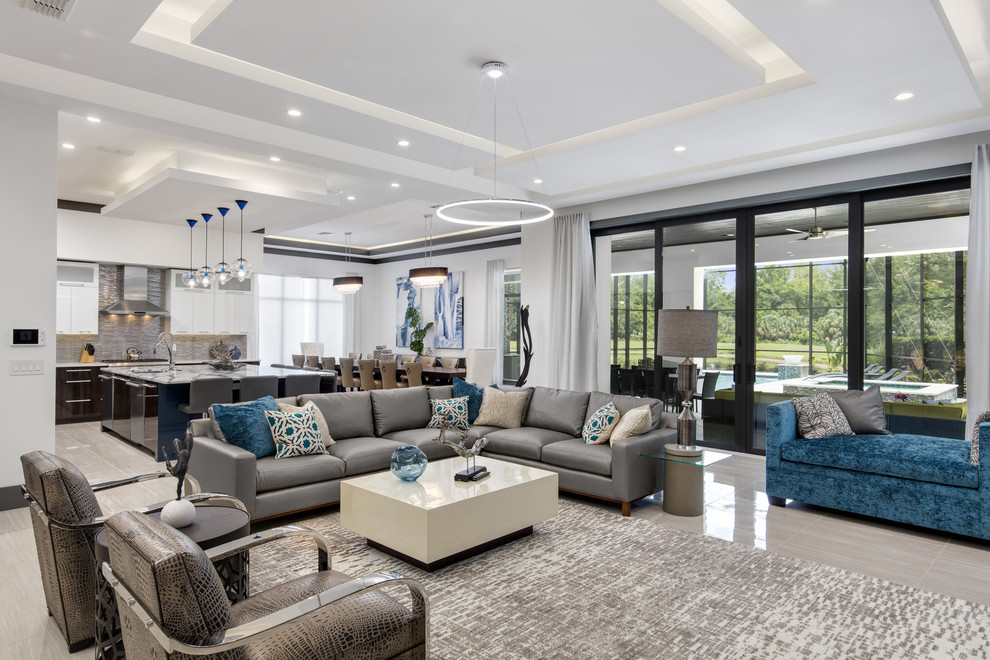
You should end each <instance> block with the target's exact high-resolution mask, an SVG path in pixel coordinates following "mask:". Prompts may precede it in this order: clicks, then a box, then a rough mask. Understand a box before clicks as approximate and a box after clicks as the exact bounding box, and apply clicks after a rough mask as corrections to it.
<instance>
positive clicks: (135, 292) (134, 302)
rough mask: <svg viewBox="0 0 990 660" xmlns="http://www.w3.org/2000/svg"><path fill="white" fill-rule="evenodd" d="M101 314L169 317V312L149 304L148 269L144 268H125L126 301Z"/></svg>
mask: <svg viewBox="0 0 990 660" xmlns="http://www.w3.org/2000/svg"><path fill="white" fill-rule="evenodd" d="M101 314H136V315H139V316H142V315H143V316H168V312H167V311H165V310H164V309H162V308H161V307H159V306H158V305H156V304H154V303H151V302H148V269H147V268H145V267H144V266H124V299H123V300H118V301H117V302H115V303H114V304H112V305H110V306H109V307H107V308H106V309H104V310H103V311H102V312H101Z"/></svg>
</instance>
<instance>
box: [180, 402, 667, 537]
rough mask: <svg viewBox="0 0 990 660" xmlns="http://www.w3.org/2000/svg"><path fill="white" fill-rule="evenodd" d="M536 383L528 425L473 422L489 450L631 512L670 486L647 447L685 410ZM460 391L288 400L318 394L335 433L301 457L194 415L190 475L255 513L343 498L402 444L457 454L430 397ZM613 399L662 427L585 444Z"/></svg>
mask: <svg viewBox="0 0 990 660" xmlns="http://www.w3.org/2000/svg"><path fill="white" fill-rule="evenodd" d="M530 392H531V394H530V399H529V403H528V408H527V410H526V412H525V413H524V415H523V426H521V427H519V428H499V427H494V426H473V427H471V429H470V431H469V435H470V437H471V438H479V437H482V436H485V437H487V438H488V446H487V448H486V449H485V451H484V452H483V453H482V457H484V456H492V457H493V458H498V459H501V460H505V461H511V462H514V463H521V464H524V465H530V466H534V467H540V468H543V469H546V470H552V471H553V472H556V473H557V474H558V483H559V487H560V490H563V491H568V492H573V493H579V494H583V495H590V496H592V497H596V498H599V499H603V500H607V501H610V502H616V503H619V504H621V505H622V513H623V515H629V513H630V510H631V508H632V502H635V501H636V500H638V499H640V498H643V497H646V496H647V495H650V494H652V493H655V492H657V491H659V490H660V489H661V488H662V486H663V471H662V467H661V466H660V463H662V461H658V460H656V459H652V458H645V457H642V456H640V454H642V453H644V452H651V451H656V450H659V449H661V448H662V447H663V445H664V444H667V443H671V442H675V441H676V437H677V431H676V425H677V422H676V417H675V416H674V415H673V414H670V413H664V412H663V407H662V404H661V403H660V401H657V400H656V399H643V398H638V397H630V396H617V395H611V394H605V393H602V392H590V393H589V392H571V391H566V390H554V389H549V388H543V387H537V388H531V389H530ZM452 396H453V394H452V388H451V387H450V386H442V387H411V388H403V389H392V390H376V391H372V392H337V393H328V394H306V395H302V396H299V397H298V398H296V397H293V398H291V399H282V400H281V401H284V402H288V403H292V404H293V405H305V404H306V403H307V402H308V401H313V403H314V404H315V405H316V406H317V407H318V408H319V409H320V411H321V412H322V413H323V416H324V417H325V418H326V421H327V424H328V426H329V430H330V435H331V436H332V437H333V439H334V440H335V444H333V445H332V446H330V447H329V448H328V451H329V453H328V454H320V455H312V456H297V457H292V458H281V459H277V458H275V457H274V456H267V457H264V458H260V459H258V458H256V457H255V455H254V454H252V453H251V452H249V451H246V450H244V449H241V448H240V447H237V446H236V445H233V444H229V443H227V442H225V441H224V440H221V439H218V438H217V437H216V434H215V433H214V424H213V422H212V421H211V420H209V419H202V420H193V422H192V423H191V429H192V432H193V436H194V448H193V452H192V456H191V459H190V461H189V474H190V475H192V476H194V477H195V478H196V479H198V480H199V483H200V485H201V487H202V488H203V489H204V490H207V491H212V492H221V493H228V494H231V495H234V496H235V497H237V498H238V499H239V500H241V501H242V502H243V503H244V504H245V506H246V507H247V510H248V512H250V514H251V518H252V520H261V519H264V518H271V517H275V516H280V515H284V514H287V513H292V512H297V511H303V510H306V509H311V508H315V507H320V506H324V505H327V504H335V503H338V502H339V501H340V483H341V481H342V480H343V479H345V478H347V477H353V476H356V475H360V474H366V473H369V472H377V471H381V470H387V469H389V460H390V459H391V456H392V452H393V451H395V449H396V448H397V447H399V446H400V445H404V444H409V445H415V446H417V447H419V448H420V449H422V450H423V452H425V453H426V455H427V457H428V458H429V459H430V460H436V459H441V458H448V457H451V456H454V455H455V454H454V452H453V450H452V449H450V448H449V447H446V446H444V445H441V444H439V443H437V442H435V440H436V438H437V435H438V433H439V431H438V430H437V429H431V428H426V425H427V424H428V423H429V420H430V417H431V407H430V402H429V400H430V399H431V398H433V399H447V398H451V397H452ZM608 401H612V402H613V403H614V404H615V406H616V408H617V409H618V411H619V413H620V414H624V413H625V412H627V411H629V410H631V409H632V408H636V407H639V406H643V405H647V404H648V405H650V407H651V412H652V416H653V430H650V431H648V432H646V433H644V434H642V435H637V436H632V437H629V438H625V439H622V440H618V441H616V442H615V443H614V444H609V443H605V444H600V445H588V444H585V442H584V441H583V440H582V439H581V428H582V426H583V425H584V423H585V421H586V420H587V419H588V418H589V417H590V416H591V415H592V414H593V413H594V412H595V411H596V410H598V408H599V407H601V406H602V405H604V404H605V403H606V402H608Z"/></svg>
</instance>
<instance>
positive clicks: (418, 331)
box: [406, 305, 433, 359]
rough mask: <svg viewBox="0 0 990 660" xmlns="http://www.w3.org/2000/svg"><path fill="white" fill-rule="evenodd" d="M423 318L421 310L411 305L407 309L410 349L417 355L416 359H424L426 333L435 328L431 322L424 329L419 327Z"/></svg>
mask: <svg viewBox="0 0 990 660" xmlns="http://www.w3.org/2000/svg"><path fill="white" fill-rule="evenodd" d="M420 321H422V317H421V316H420V315H419V310H418V309H416V308H415V307H413V306H412V305H410V306H409V307H408V308H406V325H407V326H409V336H410V337H411V339H410V340H409V348H410V349H411V350H413V351H415V353H416V358H417V359H419V358H421V357H423V340H424V339H426V333H427V332H429V331H430V328H432V327H433V321H430V322H429V323H427V324H426V325H425V326H423V327H422V328H421V327H419V324H420Z"/></svg>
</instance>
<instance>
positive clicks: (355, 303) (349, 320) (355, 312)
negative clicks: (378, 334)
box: [340, 291, 361, 357]
mask: <svg viewBox="0 0 990 660" xmlns="http://www.w3.org/2000/svg"><path fill="white" fill-rule="evenodd" d="M341 323H342V324H343V330H344V349H343V350H342V351H341V353H340V357H347V356H348V355H349V354H350V353H359V352H360V351H361V347H360V346H359V345H358V344H359V343H360V342H359V341H358V337H360V336H361V292H360V291H359V292H357V293H350V294H347V295H345V296H344V313H343V318H342V321H341Z"/></svg>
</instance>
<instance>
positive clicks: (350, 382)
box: [340, 357, 361, 390]
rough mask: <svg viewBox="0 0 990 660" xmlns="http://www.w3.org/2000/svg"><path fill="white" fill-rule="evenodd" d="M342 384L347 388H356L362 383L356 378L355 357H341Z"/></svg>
mask: <svg viewBox="0 0 990 660" xmlns="http://www.w3.org/2000/svg"><path fill="white" fill-rule="evenodd" d="M340 386H341V387H343V388H344V389H345V390H354V389H357V388H358V387H360V386H361V383H359V382H358V381H356V380H354V358H349V357H345V358H340Z"/></svg>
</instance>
